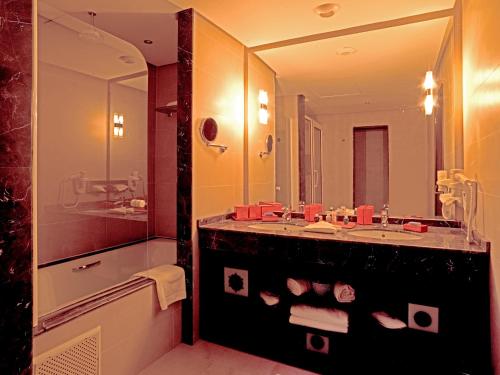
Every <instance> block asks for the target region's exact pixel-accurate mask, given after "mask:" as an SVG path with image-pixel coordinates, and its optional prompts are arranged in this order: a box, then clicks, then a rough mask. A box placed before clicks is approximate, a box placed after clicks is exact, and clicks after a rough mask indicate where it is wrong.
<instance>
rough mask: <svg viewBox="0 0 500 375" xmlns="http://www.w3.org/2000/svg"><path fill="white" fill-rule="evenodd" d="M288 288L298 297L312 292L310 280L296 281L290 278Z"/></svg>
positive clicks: (287, 281) (287, 283) (287, 282)
mask: <svg viewBox="0 0 500 375" xmlns="http://www.w3.org/2000/svg"><path fill="white" fill-rule="evenodd" d="M286 286H287V287H288V290H289V291H290V292H291V293H292V294H293V295H295V296H297V297H298V296H301V295H302V294H304V293H307V292H308V291H310V290H311V283H310V282H309V281H308V280H296V279H292V278H290V277H289V278H288V279H287V280H286Z"/></svg>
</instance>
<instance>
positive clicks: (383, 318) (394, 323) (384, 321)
mask: <svg viewBox="0 0 500 375" xmlns="http://www.w3.org/2000/svg"><path fill="white" fill-rule="evenodd" d="M372 316H373V317H374V318H375V319H376V320H377V322H379V324H380V325H381V326H382V327H385V328H388V329H402V328H405V327H406V323H405V322H403V321H402V320H399V319H397V318H393V317H392V316H390V315H389V314H387V313H386V312H385V311H376V312H373V313H372Z"/></svg>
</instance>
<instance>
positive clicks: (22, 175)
mask: <svg viewBox="0 0 500 375" xmlns="http://www.w3.org/2000/svg"><path fill="white" fill-rule="evenodd" d="M31 5H32V3H31V0H0V153H1V157H0V298H1V308H0V343H1V346H2V350H1V351H0V374H9V375H10V374H28V373H30V371H31V346H32V336H31V326H32V300H33V299H32V241H31V155H32V149H31V79H32V74H31V70H32V23H31Z"/></svg>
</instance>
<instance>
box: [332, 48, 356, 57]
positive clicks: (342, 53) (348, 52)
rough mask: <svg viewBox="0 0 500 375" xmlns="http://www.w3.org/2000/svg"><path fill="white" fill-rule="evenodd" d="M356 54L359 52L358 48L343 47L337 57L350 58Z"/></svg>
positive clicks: (338, 51)
mask: <svg viewBox="0 0 500 375" xmlns="http://www.w3.org/2000/svg"><path fill="white" fill-rule="evenodd" d="M356 52H358V50H357V49H356V48H353V47H341V48H339V49H338V50H337V55H339V56H349V55H353V54H355V53H356Z"/></svg>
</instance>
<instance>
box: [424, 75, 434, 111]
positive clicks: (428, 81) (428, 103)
mask: <svg viewBox="0 0 500 375" xmlns="http://www.w3.org/2000/svg"><path fill="white" fill-rule="evenodd" d="M434 85H435V82H434V78H433V76H432V71H428V72H427V73H425V81H424V89H425V101H424V108H425V114H426V115H427V116H430V115H432V111H433V109H434V96H433V95H432V89H433V88H434Z"/></svg>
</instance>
